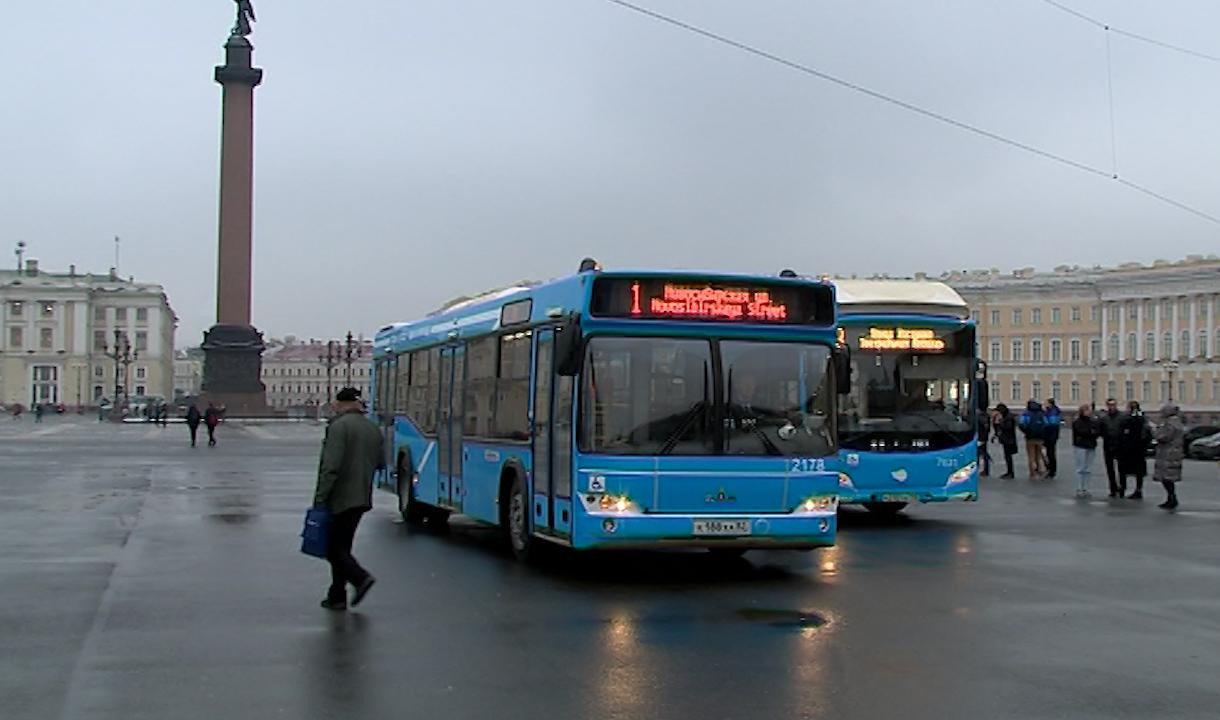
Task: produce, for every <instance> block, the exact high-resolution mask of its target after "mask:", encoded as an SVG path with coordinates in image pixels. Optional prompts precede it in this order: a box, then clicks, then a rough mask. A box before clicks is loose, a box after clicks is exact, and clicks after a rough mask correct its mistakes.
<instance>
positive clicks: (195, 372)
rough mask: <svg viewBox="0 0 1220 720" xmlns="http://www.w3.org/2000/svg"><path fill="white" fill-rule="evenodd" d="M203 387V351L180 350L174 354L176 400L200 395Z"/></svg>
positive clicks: (196, 349)
mask: <svg viewBox="0 0 1220 720" xmlns="http://www.w3.org/2000/svg"><path fill="white" fill-rule="evenodd" d="M202 389H203V351H202V350H200V349H199V348H189V349H187V350H179V351H178V352H177V353H175V354H174V395H173V396H174V400H180V399H184V398H188V397H195V396H197V395H199V393H200V391H201V390H202Z"/></svg>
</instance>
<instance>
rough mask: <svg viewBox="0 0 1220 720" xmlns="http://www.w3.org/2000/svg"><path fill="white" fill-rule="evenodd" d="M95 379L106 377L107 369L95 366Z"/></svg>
mask: <svg viewBox="0 0 1220 720" xmlns="http://www.w3.org/2000/svg"><path fill="white" fill-rule="evenodd" d="M93 377H95V378H100V377H106V370H105V368H103V367H102V366H101V365H97V366H95V367H94V368H93Z"/></svg>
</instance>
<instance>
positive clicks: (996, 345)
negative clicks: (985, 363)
mask: <svg viewBox="0 0 1220 720" xmlns="http://www.w3.org/2000/svg"><path fill="white" fill-rule="evenodd" d="M1002 359H1003V358H1002V357H1001V350H1000V341H999V340H992V341H991V362H993V363H998V362H1000V360H1002Z"/></svg>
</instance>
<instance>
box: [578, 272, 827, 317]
mask: <svg viewBox="0 0 1220 720" xmlns="http://www.w3.org/2000/svg"><path fill="white" fill-rule="evenodd" d="M817 290H823V292H825V293H826V294H827V296H828V297H827V298H826V303H825V304H826V306H827V307H828V308H830V305H831V303H830V298H829V291H828V290H825V289H823V288H816V287H801V286H797V285H790V284H787V285H786V284H778V283H777V284H775V285H770V284H767V285H762V284H759V285H754V284H750V285H738V284H734V283H719V282H701V281H699V280H694V279H692V280H686V279H676V278H675V279H668V278H599V279H598V280H597V282H596V284H595V285H594V289H593V303H592V308H591V309H592V312H593V314H594V315H600V316H604V317H622V318H634V319H639V320H663V319H670V320H706V321H712V322H740V323H764V324H798V323H812V322H817V321H819V320H821V319H822V318H821V317H820V315H821V313H819V312H817V310H818V308H819V305H821V304H822V303H819V302H818V296H817V292H816V291H817ZM830 309H831V310H833V309H832V308H830ZM829 318H833V315H829ZM831 321H832V320H830V319H828V320H827V322H831Z"/></svg>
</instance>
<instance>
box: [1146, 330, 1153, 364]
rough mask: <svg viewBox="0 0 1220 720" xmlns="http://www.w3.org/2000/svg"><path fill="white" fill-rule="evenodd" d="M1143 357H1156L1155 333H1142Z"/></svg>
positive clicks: (1148, 358)
mask: <svg viewBox="0 0 1220 720" xmlns="http://www.w3.org/2000/svg"><path fill="white" fill-rule="evenodd" d="M1144 359H1145V360H1155V359H1156V333H1147V334H1145V335H1144Z"/></svg>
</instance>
